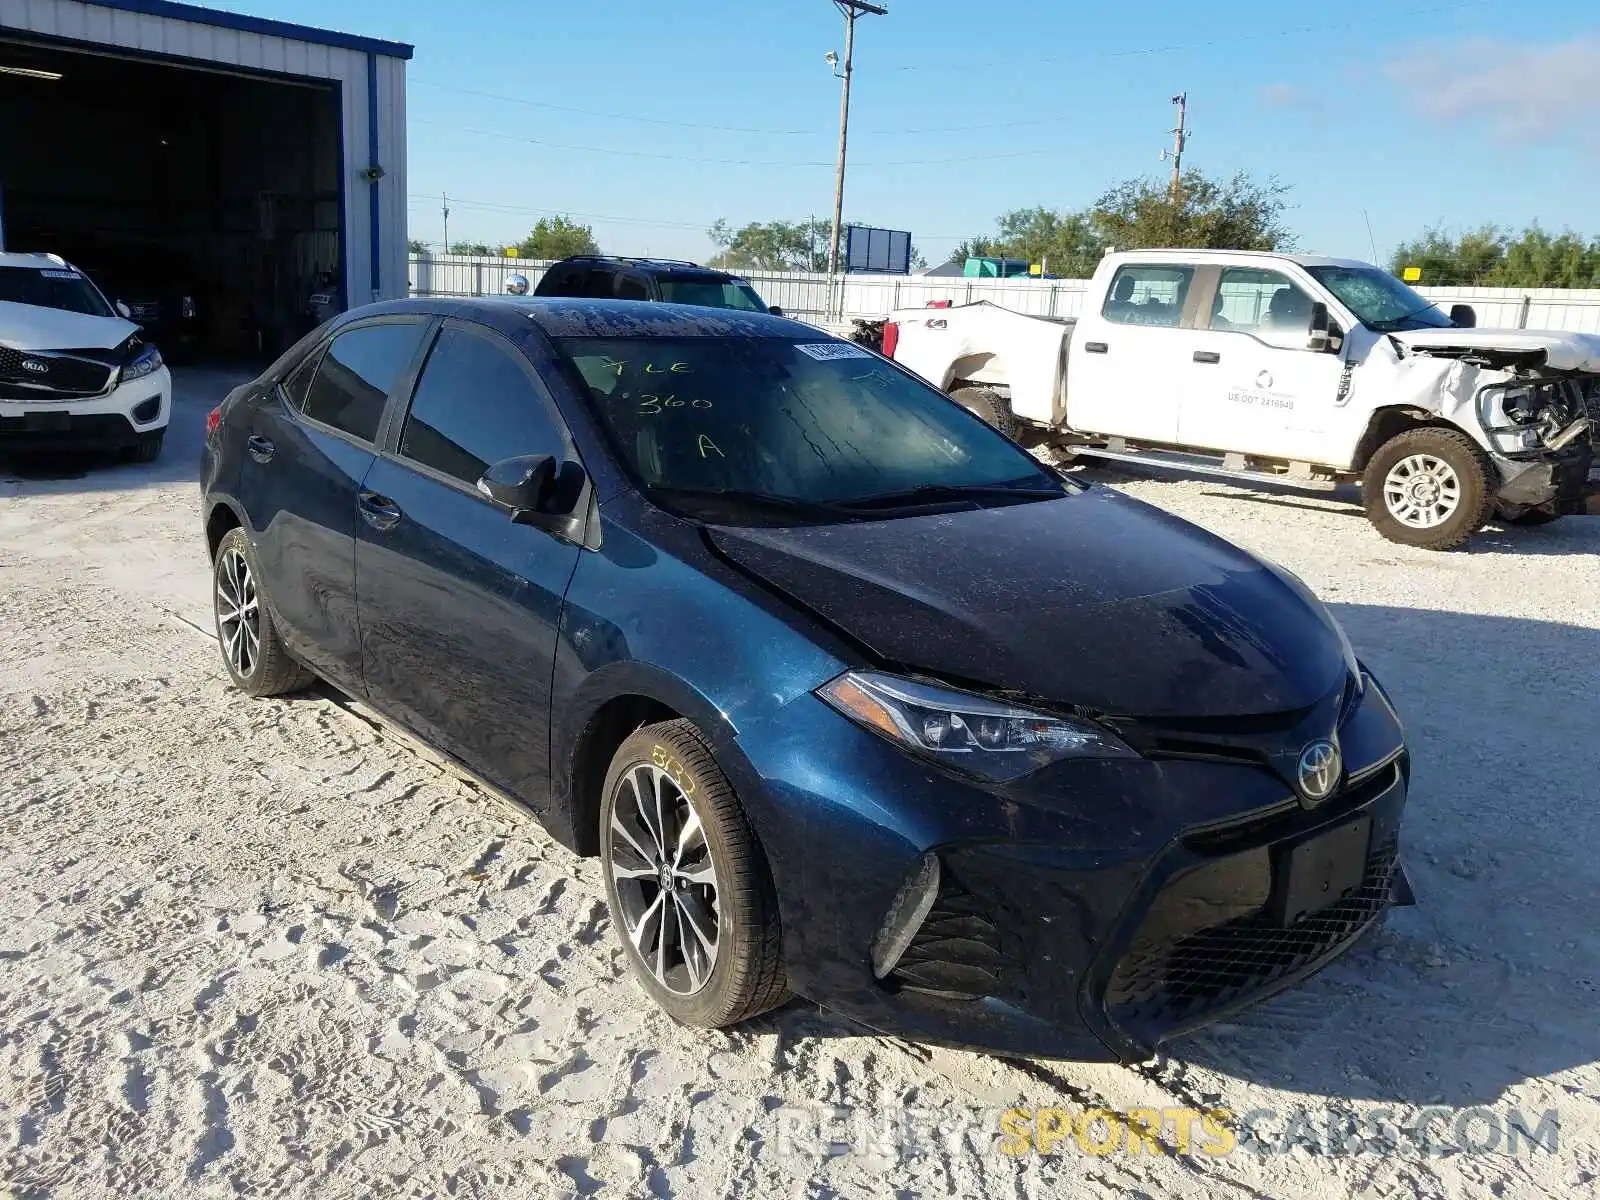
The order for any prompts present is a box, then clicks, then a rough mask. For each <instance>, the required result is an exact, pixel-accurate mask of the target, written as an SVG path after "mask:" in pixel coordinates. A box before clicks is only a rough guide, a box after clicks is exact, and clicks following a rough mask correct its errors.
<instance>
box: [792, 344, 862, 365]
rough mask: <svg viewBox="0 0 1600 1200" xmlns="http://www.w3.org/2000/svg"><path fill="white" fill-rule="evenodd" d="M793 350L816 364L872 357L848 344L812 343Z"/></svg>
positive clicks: (857, 347)
mask: <svg viewBox="0 0 1600 1200" xmlns="http://www.w3.org/2000/svg"><path fill="white" fill-rule="evenodd" d="M795 349H796V350H798V351H800V353H801V354H804V355H808V356H809V357H811V358H814V359H816V360H817V361H818V362H831V361H832V360H833V359H836V358H871V357H872V355H871V354H869V353H868V352H867V351H865V350H863V349H862V348H861V347H860V346H853V345H851V344H850V343H849V342H814V343H812V344H811V345H808V346H801V345H796V346H795Z"/></svg>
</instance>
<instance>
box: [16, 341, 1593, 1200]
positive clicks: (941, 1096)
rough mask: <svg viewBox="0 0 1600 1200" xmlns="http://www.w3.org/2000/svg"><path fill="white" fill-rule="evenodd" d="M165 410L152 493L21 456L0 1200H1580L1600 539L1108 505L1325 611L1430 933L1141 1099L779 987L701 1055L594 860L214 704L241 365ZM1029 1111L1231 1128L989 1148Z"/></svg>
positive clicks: (458, 797)
mask: <svg viewBox="0 0 1600 1200" xmlns="http://www.w3.org/2000/svg"><path fill="white" fill-rule="evenodd" d="M180 381H181V383H180V387H181V395H180V404H179V406H178V412H177V419H176V424H175V427H174V432H173V435H172V437H171V438H170V439H169V443H168V447H167V451H166V454H165V455H164V456H163V458H162V459H161V460H160V461H159V462H158V463H156V464H155V465H154V466H152V467H117V466H104V465H92V464H88V465H85V466H84V467H83V468H82V469H81V471H68V472H66V474H65V477H62V474H63V473H62V471H61V470H60V469H59V468H50V469H43V468H40V467H38V466H36V465H33V464H28V465H22V466H19V465H15V464H12V465H9V466H7V465H0V1197H4V1198H7V1200H21V1198H23V1197H35V1196H40V1197H43V1196H57V1197H72V1198H74V1200H79V1198H81V1200H93V1198H97V1197H118V1198H124V1197H167V1196H173V1197H177V1196H252V1197H268V1196H271V1197H279V1196H333V1197H343V1196H349V1197H373V1196H416V1197H433V1196H461V1197H478V1196H482V1197H489V1196H493V1197H521V1196H526V1197H541V1198H543V1197H553V1196H602V1197H623V1196H628V1197H632V1196H656V1197H666V1196H678V1197H736V1196H737V1197H741V1198H742V1197H745V1196H753V1195H772V1196H786V1197H789V1196H792V1197H808V1198H816V1200H822V1198H826V1197H833V1196H843V1197H887V1196H895V1197H903V1196H918V1195H930V1196H931V1195H952V1196H963V1197H968V1196H970V1197H978V1196H999V1195H1007V1196H1019V1197H1022V1196H1045V1195H1049V1196H1065V1195H1073V1196H1077V1195H1126V1196H1167V1195H1195V1196H1200V1195H1207V1196H1217V1197H1230V1196H1239V1197H1248V1198H1251V1200H1263V1198H1265V1197H1274V1198H1291V1197H1311V1196H1317V1197H1335V1196H1338V1197H1343V1196H1358V1197H1380V1196H1384V1197H1387V1196H1406V1197H1410V1196H1425V1197H1433V1196H1452V1197H1456V1196H1459V1197H1508V1196H1535V1195H1574V1196H1576V1195H1592V1194H1594V1193H1595V1191H1596V1190H1597V1188H1600V1183H1597V1179H1600V1067H1597V1065H1596V1061H1597V1059H1600V1018H1597V1012H1600V1004H1597V1001H1600V927H1597V920H1596V913H1597V911H1600V816H1597V806H1600V795H1597V787H1596V782H1597V780H1600V762H1597V758H1600V755H1597V751H1596V744H1597V743H1596V737H1597V731H1600V687H1597V664H1600V520H1588V521H1585V520H1570V521H1563V522H1560V523H1558V524H1556V525H1554V526H1551V527H1548V528H1544V529H1532V530H1515V531H1498V530H1495V531H1491V532H1489V533H1488V534H1486V535H1484V536H1482V537H1480V538H1479V539H1478V540H1477V541H1476V542H1475V543H1474V544H1473V546H1472V548H1471V549H1470V551H1467V552H1462V553H1453V554H1448V555H1430V554H1424V553H1421V552H1412V551H1408V550H1405V549H1403V548H1400V547H1396V546H1392V545H1390V544H1388V543H1385V542H1383V541H1381V540H1380V539H1379V538H1378V537H1377V535H1376V534H1374V533H1373V532H1372V530H1371V529H1370V527H1369V526H1368V525H1367V523H1366V521H1365V520H1364V519H1363V518H1362V517H1361V516H1360V515H1359V514H1358V512H1357V510H1355V509H1354V508H1353V507H1351V506H1350V505H1348V504H1347V503H1342V502H1340V501H1336V500H1322V499H1306V498H1304V497H1297V496H1287V495H1285V496H1273V495H1267V494H1264V493H1261V492H1255V491H1249V490H1242V489H1237V488H1233V487H1229V486H1225V485H1222V484H1218V483H1210V482H1204V483H1202V482H1195V481H1192V480H1169V481H1155V480H1150V479H1145V480H1132V479H1130V478H1128V477H1125V476H1105V477H1103V478H1105V479H1107V480H1109V481H1110V482H1112V483H1113V484H1114V485H1115V486H1118V487H1122V488H1124V489H1125V490H1127V491H1129V492H1131V493H1133V494H1135V495H1138V496H1140V497H1142V498H1144V499H1147V500H1149V501H1151V502H1152V503H1155V504H1158V505H1161V506H1163V507H1165V508H1168V509H1170V510H1172V511H1174V512H1177V513H1179V514H1181V515H1182V516H1184V517H1187V518H1189V519H1191V520H1194V521H1196V522H1198V523H1200V524H1202V525H1204V526H1207V527H1208V528H1211V529H1214V530H1216V531H1218V532H1220V533H1222V534H1224V535H1225V536H1228V537H1230V538H1233V539H1235V540H1237V541H1239V542H1242V543H1243V544H1245V545H1247V546H1249V547H1251V548H1253V549H1256V550H1258V551H1260V552H1262V553H1264V554H1266V555H1268V556H1270V557H1272V558H1274V559H1276V560H1278V561H1280V562H1282V563H1284V564H1285V565H1287V566H1288V567H1290V568H1292V569H1293V570H1295V571H1297V572H1298V573H1300V574H1301V575H1302V576H1304V577H1305V578H1306V580H1307V581H1308V582H1309V583H1310V584H1311V585H1312V586H1313V587H1314V588H1315V589H1316V590H1317V591H1318V592H1319V593H1320V594H1321V595H1322V596H1323V597H1324V598H1326V599H1327V600H1328V601H1329V602H1330V604H1331V605H1332V606H1333V608H1334V610H1335V611H1336V613H1337V614H1338V616H1339V618H1340V619H1341V620H1342V621H1343V622H1344V623H1345V625H1346V627H1347V628H1348V630H1349V632H1350V635H1351V637H1352V639H1353V640H1354V642H1355V644H1356V646H1357V648H1358V649H1359V651H1360V652H1361V653H1362V655H1363V657H1364V658H1365V659H1366V660H1367V661H1368V662H1369V663H1370V664H1371V665H1372V666H1373V668H1374V669H1375V670H1377V671H1378V672H1379V673H1380V674H1381V676H1382V677H1383V678H1384V679H1385V681H1386V682H1387V684H1388V685H1389V687H1390V690H1391V691H1392V692H1393V693H1394V695H1395V697H1396V700H1397V702H1398V704H1399V705H1400V706H1401V709H1402V712H1403V714H1404V715H1405V717H1406V718H1407V721H1408V728H1409V731H1410V735H1411V737H1412V739H1413V748H1414V751H1415V755H1416V776H1415V787H1414V791H1413V794H1412V798H1411V806H1410V812H1409V823H1408V825H1407V829H1406V838H1405V843H1404V854H1405V859H1406V862H1407V864H1408V867H1409V869H1410V871H1411V875H1412V878H1413V880H1414V882H1415V885H1416V889H1417V892H1418V896H1419V900H1420V905H1419V907H1417V908H1415V909H1409V910H1403V911H1396V912H1394V913H1392V914H1390V916H1389V918H1388V920H1387V922H1386V924H1385V926H1384V927H1383V928H1382V929H1380V930H1379V931H1378V932H1376V933H1375V934H1374V935H1373V936H1371V937H1370V938H1369V939H1367V940H1366V941H1365V942H1364V943H1363V944H1362V945H1361V946H1359V947H1358V948H1357V949H1356V950H1355V951H1353V952H1352V953H1351V954H1349V955H1347V956H1346V957H1345V958H1344V959H1342V960H1341V961H1340V962H1339V963H1338V964H1336V965H1335V966H1334V967H1333V968H1331V969H1330V970H1328V971H1326V972H1324V973H1323V974H1322V975H1320V976H1318V977H1317V978H1315V979H1314V980H1312V981H1311V982H1310V983H1308V984H1307V985H1305V986H1302V987H1300V988H1298V989H1296V990H1294V991H1292V992H1290V993H1287V994H1285V995H1284V996H1282V997H1280V998H1278V999H1275V1000H1273V1001H1271V1002H1269V1003H1266V1004H1264V1005H1261V1006H1260V1007H1258V1008H1256V1009H1253V1010H1251V1011H1249V1012H1248V1013H1247V1014H1246V1015H1245V1016H1244V1017H1242V1018H1240V1019H1239V1020H1237V1021H1236V1022H1234V1023H1231V1024H1228V1025H1225V1026H1221V1027H1218V1028H1215V1029H1212V1030H1210V1031H1208V1032H1206V1033H1205V1034H1203V1035H1201V1036H1197V1037H1193V1038H1190V1039H1188V1040H1186V1041H1183V1042H1181V1043H1178V1044H1176V1045H1174V1046H1173V1047H1171V1049H1170V1051H1169V1053H1168V1054H1167V1055H1165V1056H1164V1057H1163V1058H1162V1059H1161V1060H1159V1061H1158V1062H1155V1063H1151V1064H1147V1065H1144V1066H1141V1067H1137V1068H1131V1069H1130V1068H1123V1067H1116V1066H1081V1065H1075V1064H1070V1063H1059V1062H1055V1063H1052V1062H1043V1061H1029V1060H1014V1061H1002V1060H999V1059H996V1058H992V1057H987V1056H983V1055H976V1054H968V1053H962V1052H956V1051H949V1050H940V1049H929V1048H925V1047H921V1046H917V1045H912V1044H908V1043H904V1042H899V1041H895V1040H893V1039H887V1038H882V1037H878V1036H874V1035H872V1034H870V1033H868V1032H866V1031H863V1030H861V1029H859V1028H855V1027H852V1026H850V1025H848V1024H846V1023H844V1022H842V1021H840V1020H838V1019H836V1018H834V1017H832V1016H830V1015H828V1014H827V1013H825V1012H820V1011H819V1010H818V1009H817V1008H816V1007H815V1006H813V1005H808V1004H806V1003H804V1002H801V1001H796V1002H795V1003H794V1004H792V1005H791V1006H789V1007H788V1008H786V1009H784V1010H782V1011H780V1012H778V1013H776V1014H773V1015H770V1016H768V1017H766V1018H764V1019H761V1020H758V1021H756V1022H753V1023H751V1024H750V1025H748V1026H747V1027H743V1028H740V1029H738V1030H736V1031H732V1032H727V1033H703V1032H697V1031H691V1030H686V1029H682V1028H678V1027H676V1026H675V1025H673V1024H672V1022H670V1021H669V1020H667V1019H666V1018H665V1017H663V1016H662V1015H661V1014H660V1013H659V1012H657V1011H656V1010H655V1009H654V1008H653V1007H652V1006H651V1005H650V1004H649V1003H648V1001H647V1000H646V999H645V997H644V995H643V993H642V992H641V991H640V990H638V989H637V988H636V987H635V986H633V985H632V984H631V983H630V982H629V980H628V979H627V977H626V975H625V973H624V964H623V959H622V956H621V954H620V952H619V950H618V949H617V948H616V946H615V945H614V943H613V934H612V930H611V925H610V921H609V919H608V917H607V912H606V906H605V903H604V899H603V895H604V894H603V890H602V885H601V881H600V877H599V873H598V871H597V869H596V866H595V864H594V863H593V862H586V861H579V860H577V859H575V858H574V857H572V856H571V855H570V854H568V853H567V852H566V851H565V850H563V849H561V848H560V847H558V846H556V845H555V844H554V843H553V842H551V841H550V840H549V839H548V838H547V837H545V836H544V835H543V834H542V833H541V831H540V830H539V829H538V828H537V827H536V826H535V825H534V824H532V822H531V821H529V820H526V819H524V818H523V817H522V816H521V815H520V814H519V812H518V811H517V810H515V809H514V808H512V807H509V806H508V805H507V804H506V803H505V802H504V801H503V800H501V799H499V798H497V797H494V796H491V795H488V794H486V793H485V792H483V791H482V790H480V789H479V788H477V787H476V786H474V785H472V784H471V783H470V782H468V781H465V780H463V779H461V778H459V777H458V776H456V775H454V774H452V773H450V772H448V771H446V770H443V769H441V768H440V767H439V766H438V765H437V764H436V763H435V762H434V761H433V760H431V759H430V758H429V757H428V756H427V755H424V754H420V753H418V752H416V751H415V750H414V749H413V748H412V747H411V746H410V745H409V744H408V742H407V741H406V739H404V738H403V737H400V736H398V735H396V734H395V733H393V732H391V731H387V730H385V729H383V728H381V727H379V726H376V725H374V724H372V723H371V722H370V721H368V720H366V719H364V718H363V717H362V715H361V714H360V712H359V711H357V710H355V709H354V708H353V706H352V705H350V704H348V703H347V702H345V701H342V700H341V699H339V698H337V697H335V696H333V695H332V694H331V693H326V692H313V693H311V694H308V695H305V696H301V697H295V698H292V699H287V700H273V701H252V700H249V699H247V698H245V697H243V696H241V695H239V694H238V693H236V692H234V691H232V690H231V689H230V687H229V686H228V684H227V681H226V676H225V675H224V673H223V669H222V665H221V661H220V659H219V656H218V652H217V648H216V646H215V644H214V642H213V641H212V640H211V634H210V623H211V622H210V609H209V602H208V576H207V564H206V562H205V552H204V547H203V543H202V540H201V537H200V531H199V527H198V516H197V503H196V500H197V496H196V491H195V484H194V475H195V460H196V456H197V453H198V446H199V441H200V428H201V422H202V417H203V413H204V411H205V409H206V408H208V407H209V406H210V405H211V404H212V403H214V402H215V401H216V399H218V398H220V396H221V394H222V392H223V391H224V390H226V387H227V385H228V380H227V378H226V377H225V376H224V375H223V374H220V373H212V372H204V371H190V372H185V373H182V374H181V375H180ZM1013 1105H1016V1106H1021V1107H1023V1108H1025V1109H1027V1110H1030V1112H1031V1111H1032V1110H1037V1109H1040V1108H1054V1107H1061V1108H1065V1109H1067V1110H1068V1111H1069V1112H1071V1113H1081V1112H1082V1111H1083V1110H1085V1109H1086V1108H1092V1107H1104V1108H1109V1109H1116V1110H1126V1109H1129V1108H1136V1107H1138V1108H1154V1109H1163V1108H1193V1109H1201V1108H1226V1109H1229V1110H1231V1111H1232V1112H1234V1113H1235V1114H1245V1113H1251V1112H1252V1110H1256V1111H1255V1112H1254V1115H1253V1116H1252V1117H1251V1118H1250V1120H1249V1122H1246V1123H1244V1127H1247V1128H1249V1129H1251V1130H1253V1131H1254V1134H1255V1136H1254V1137H1253V1138H1251V1139H1249V1140H1246V1141H1245V1142H1244V1144H1241V1145H1240V1146H1238V1147H1237V1148H1235V1149H1234V1150H1233V1151H1232V1153H1229V1154H1226V1155H1213V1154H1209V1153H1206V1152H1205V1151H1204V1150H1203V1149H1200V1148H1197V1146H1196V1145H1194V1144H1190V1145H1189V1146H1188V1147H1187V1149H1186V1150H1185V1149H1181V1148H1179V1146H1178V1145H1177V1144H1176V1142H1175V1140H1174V1138H1175V1129H1176V1125H1174V1126H1173V1129H1174V1134H1172V1135H1169V1136H1168V1138H1167V1142H1168V1151H1167V1152H1165V1153H1149V1152H1147V1151H1146V1152H1140V1153H1128V1152H1127V1151H1126V1148H1125V1147H1124V1148H1121V1149H1118V1150H1117V1151H1116V1152H1114V1153H1111V1154H1108V1155H1103V1156H1102V1155H1096V1154H1092V1153H1089V1152H1087V1151H1085V1150H1084V1149H1083V1148H1082V1147H1081V1146H1080V1145H1079V1144H1078V1142H1077V1140H1076V1139H1075V1138H1073V1137H1070V1136H1069V1137H1068V1138H1066V1139H1065V1140H1064V1141H1063V1142H1062V1143H1061V1145H1060V1146H1058V1147H1057V1153H1055V1154H1053V1155H1049V1156H1040V1155H1037V1154H1032V1153H1030V1154H1027V1155H1023V1156H1021V1157H1012V1156H1008V1155H1007V1154H1005V1153H1002V1152H1001V1145H1000V1144H997V1142H996V1135H997V1133H998V1132H999V1130H1000V1125H999V1123H998V1112H999V1111H1003V1110H1004V1109H1005V1108H1007V1107H1008V1106H1013ZM1467 1109H1472V1110H1473V1111H1474V1113H1475V1114H1476V1115H1473V1116H1470V1117H1469V1118H1468V1119H1466V1120H1465V1121H1463V1120H1462V1117H1461V1112H1462V1111H1463V1110H1467ZM1430 1114H1431V1115H1430ZM1516 1114H1521V1119H1522V1120H1523V1121H1525V1123H1526V1124H1527V1126H1528V1127H1529V1128H1530V1131H1531V1132H1534V1133H1536V1134H1538V1133H1539V1132H1540V1126H1539V1123H1540V1122H1541V1121H1543V1127H1542V1134H1543V1137H1544V1139H1545V1140H1544V1142H1543V1143H1541V1145H1538V1146H1534V1145H1531V1144H1530V1140H1529V1139H1527V1138H1524V1139H1522V1140H1521V1141H1520V1142H1519V1144H1518V1145H1517V1147H1516V1148H1515V1150H1514V1152H1513V1150H1511V1149H1510V1148H1509V1147H1508V1144H1507V1140H1506V1134H1505V1128H1506V1124H1507V1123H1508V1122H1510V1121H1511V1120H1513V1119H1514V1117H1515V1116H1516ZM1419 1119H1420V1120H1421V1122H1422V1124H1423V1126H1424V1128H1425V1130H1426V1131H1428V1132H1429V1133H1430V1134H1431V1149H1430V1148H1426V1147H1424V1146H1423V1145H1422V1144H1421V1141H1422V1137H1423V1135H1421V1134H1408V1133H1407V1132H1406V1131H1407V1130H1411V1129H1412V1128H1413V1127H1415V1126H1416V1125H1417V1124H1418V1122H1419ZM824 1121H827V1122H828V1124H826V1125H824V1124H823V1122H824ZM1351 1128H1354V1129H1356V1130H1357V1131H1365V1140H1364V1141H1361V1142H1354V1141H1352V1140H1351V1139H1350V1138H1349V1136H1348V1133H1347V1134H1346V1135H1345V1136H1344V1137H1343V1138H1341V1137H1338V1136H1332V1137H1330V1136H1329V1131H1330V1129H1332V1130H1334V1131H1335V1132H1336V1133H1337V1131H1339V1130H1346V1131H1348V1130H1349V1129H1351ZM1497 1130H1498V1131H1499V1132H1498V1133H1497V1132H1496V1131H1497ZM1551 1141H1554V1142H1555V1146H1554V1148H1553V1149H1551V1148H1549V1143H1550V1142H1551ZM825 1143H826V1144H825ZM1341 1143H1342V1144H1341ZM1091 1144H1092V1143H1091ZM1211 1145H1212V1146H1213V1147H1215V1145H1216V1144H1215V1143H1211Z"/></svg>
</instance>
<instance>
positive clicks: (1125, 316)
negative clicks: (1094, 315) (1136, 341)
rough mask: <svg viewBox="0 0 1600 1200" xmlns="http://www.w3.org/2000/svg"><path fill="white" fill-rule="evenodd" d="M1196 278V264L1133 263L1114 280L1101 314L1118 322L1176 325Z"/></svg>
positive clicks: (1113, 278) (1118, 273)
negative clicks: (1185, 265)
mask: <svg viewBox="0 0 1600 1200" xmlns="http://www.w3.org/2000/svg"><path fill="white" fill-rule="evenodd" d="M1193 282H1194V268H1193V267H1181V266H1167V265H1165V264H1163V263H1132V264H1130V265H1128V266H1125V267H1121V268H1119V269H1118V271H1117V273H1116V275H1114V276H1113V277H1112V280H1111V291H1110V293H1109V294H1108V295H1107V296H1106V302H1105V306H1104V307H1103V308H1102V309H1101V311H1100V315H1101V316H1103V317H1104V318H1105V319H1106V320H1108V321H1115V322H1116V323H1117V324H1119V325H1159V326H1165V327H1167V328H1172V329H1176V328H1177V327H1178V325H1179V323H1180V322H1181V321H1182V320H1183V305H1184V301H1186V300H1187V299H1188V298H1189V285H1190V284H1191V283H1193Z"/></svg>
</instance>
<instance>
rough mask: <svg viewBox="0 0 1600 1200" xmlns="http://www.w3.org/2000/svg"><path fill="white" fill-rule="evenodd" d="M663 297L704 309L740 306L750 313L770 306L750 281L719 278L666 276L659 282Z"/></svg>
mask: <svg viewBox="0 0 1600 1200" xmlns="http://www.w3.org/2000/svg"><path fill="white" fill-rule="evenodd" d="M657 282H658V283H659V284H660V287H661V298H662V299H663V300H665V301H666V302H667V303H668V304H695V305H699V306H700V307H701V308H740V309H744V310H745V311H747V312H766V311H767V306H766V305H765V304H763V303H761V297H760V296H758V295H756V293H755V289H754V288H752V287H751V286H750V285H749V284H747V283H726V282H723V281H722V280H718V279H700V278H675V277H673V276H671V275H665V276H662V277H661V278H660V279H659V280H658V281H657Z"/></svg>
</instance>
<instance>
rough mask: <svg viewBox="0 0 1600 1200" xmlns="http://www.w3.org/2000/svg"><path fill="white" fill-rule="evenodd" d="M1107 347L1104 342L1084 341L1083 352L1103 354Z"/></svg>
mask: <svg viewBox="0 0 1600 1200" xmlns="http://www.w3.org/2000/svg"><path fill="white" fill-rule="evenodd" d="M1109 349H1110V347H1109V346H1107V345H1106V344H1105V343H1104V342H1085V343H1084V344H1083V352H1084V353H1085V354H1104V353H1105V352H1106V351H1107V350H1109Z"/></svg>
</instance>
